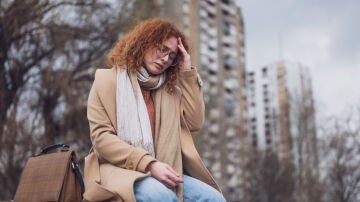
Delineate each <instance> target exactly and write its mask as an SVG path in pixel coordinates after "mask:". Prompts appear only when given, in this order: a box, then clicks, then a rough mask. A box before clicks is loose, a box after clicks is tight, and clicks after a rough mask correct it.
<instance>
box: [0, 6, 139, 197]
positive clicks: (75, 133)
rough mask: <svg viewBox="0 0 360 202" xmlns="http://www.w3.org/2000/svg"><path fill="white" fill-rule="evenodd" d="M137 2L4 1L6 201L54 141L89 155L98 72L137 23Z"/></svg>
mask: <svg viewBox="0 0 360 202" xmlns="http://www.w3.org/2000/svg"><path fill="white" fill-rule="evenodd" d="M131 10H132V3H131V1H121V2H119V3H118V2H113V3H106V2H103V1H96V0H73V1H62V0H41V1H38V0H9V1H1V2H0V112H1V113H0V139H1V142H0V189H1V190H2V191H1V192H0V200H1V199H10V198H11V196H12V194H13V193H14V191H15V188H16V183H17V180H18V179H19V176H20V173H21V170H22V166H23V165H24V163H25V161H26V159H27V157H29V156H30V155H33V154H34V153H35V152H37V151H38V150H39V148H40V147H43V146H45V145H49V144H52V143H55V142H65V143H68V144H71V145H73V146H74V147H75V148H77V150H78V151H79V153H80V156H83V155H84V154H85V153H86V150H88V149H89V144H90V142H89V136H88V122H87V120H86V100H87V95H88V92H89V88H90V85H91V82H92V80H93V78H92V77H93V72H94V70H95V68H96V67H104V65H105V63H104V62H103V61H104V54H105V52H106V51H107V50H109V49H110V47H111V46H112V45H113V44H114V42H115V41H116V40H117V39H118V37H119V36H121V33H122V32H124V31H126V30H127V29H128V28H129V27H130V26H131V23H129V22H128V19H131Z"/></svg>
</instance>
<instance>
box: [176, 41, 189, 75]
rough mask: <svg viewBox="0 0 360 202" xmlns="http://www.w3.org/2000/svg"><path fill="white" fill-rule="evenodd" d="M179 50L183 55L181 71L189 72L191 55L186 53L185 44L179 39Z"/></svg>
mask: <svg viewBox="0 0 360 202" xmlns="http://www.w3.org/2000/svg"><path fill="white" fill-rule="evenodd" d="M178 48H179V50H180V52H181V54H182V56H181V60H182V61H181V62H180V69H184V70H189V69H190V68H191V61H190V60H191V59H190V55H189V53H188V52H187V51H186V49H185V47H184V44H183V43H182V41H181V38H180V37H179V38H178Z"/></svg>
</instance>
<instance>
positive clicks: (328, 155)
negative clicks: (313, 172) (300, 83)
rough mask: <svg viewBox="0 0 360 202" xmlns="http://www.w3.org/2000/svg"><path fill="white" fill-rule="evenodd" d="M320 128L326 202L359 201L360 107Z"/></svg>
mask: <svg viewBox="0 0 360 202" xmlns="http://www.w3.org/2000/svg"><path fill="white" fill-rule="evenodd" d="M348 114H349V115H348V116H347V117H346V118H345V119H340V118H335V119H333V121H331V125H330V127H327V128H326V129H323V133H324V143H325V144H324V146H325V147H324V155H323V158H324V161H323V165H322V167H323V168H324V169H325V170H326V173H324V183H325V184H326V188H327V190H326V201H336V202H355V201H359V200H360V166H359V165H360V124H359V121H360V107H357V108H354V109H352V110H351V112H350V113H348Z"/></svg>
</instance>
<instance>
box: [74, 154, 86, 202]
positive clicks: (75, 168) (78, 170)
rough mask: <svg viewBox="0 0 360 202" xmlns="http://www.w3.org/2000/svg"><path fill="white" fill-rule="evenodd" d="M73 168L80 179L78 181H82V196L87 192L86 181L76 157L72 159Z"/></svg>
mask: <svg viewBox="0 0 360 202" xmlns="http://www.w3.org/2000/svg"><path fill="white" fill-rule="evenodd" d="M71 168H72V170H73V171H74V173H75V177H76V178H77V179H78V181H79V183H80V189H81V196H82V195H83V194H84V192H85V185H84V181H83V178H82V175H81V172H80V169H79V166H78V164H77V162H76V161H75V160H74V159H72V161H71Z"/></svg>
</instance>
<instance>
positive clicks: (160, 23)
mask: <svg viewBox="0 0 360 202" xmlns="http://www.w3.org/2000/svg"><path fill="white" fill-rule="evenodd" d="M170 37H176V38H178V37H180V38H181V41H182V43H183V45H184V47H185V49H186V50H187V51H188V49H189V45H188V41H187V39H186V37H185V35H184V34H183V33H182V32H181V31H180V30H179V28H178V27H177V26H176V24H175V22H173V21H170V20H166V19H161V18H154V19H149V20H145V21H142V22H140V23H139V24H138V25H136V26H135V27H134V28H133V29H132V30H130V31H129V32H127V33H126V34H125V35H124V36H123V37H122V38H121V39H120V40H119V41H118V42H117V43H116V44H115V47H114V48H112V49H111V51H110V53H109V54H108V61H109V63H110V64H111V65H112V66H117V67H121V68H126V67H127V69H128V70H129V71H130V72H132V73H134V72H136V70H138V69H139V68H140V67H141V66H142V65H143V63H144V56H145V53H146V52H147V51H148V50H152V49H153V48H154V47H155V46H156V44H162V43H163V42H164V41H166V40H167V39H169V38H170ZM178 69H179V68H178V67H177V66H174V67H169V68H168V69H167V70H166V74H167V81H166V88H167V90H168V92H170V93H171V92H173V91H174V87H175V85H176V79H177V73H178Z"/></svg>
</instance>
